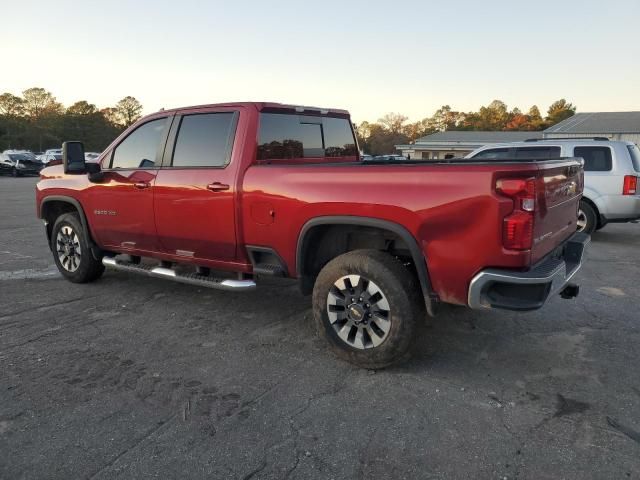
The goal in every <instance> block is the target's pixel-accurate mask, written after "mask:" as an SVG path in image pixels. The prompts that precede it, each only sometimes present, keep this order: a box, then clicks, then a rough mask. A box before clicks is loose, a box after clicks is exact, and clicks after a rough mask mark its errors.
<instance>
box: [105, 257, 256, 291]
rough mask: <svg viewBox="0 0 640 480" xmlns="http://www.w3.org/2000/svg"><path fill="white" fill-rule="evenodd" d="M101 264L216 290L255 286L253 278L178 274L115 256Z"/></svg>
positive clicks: (234, 289)
mask: <svg viewBox="0 0 640 480" xmlns="http://www.w3.org/2000/svg"><path fill="white" fill-rule="evenodd" d="M102 264H103V265H104V266H106V267H110V268H113V269H115V270H121V271H125V272H134V273H142V274H144V275H148V276H150V277H155V278H164V279H168V280H173V281H175V282H180V283H186V284H189V285H196V286H198V287H206V288H214V289H217V290H233V291H239V290H253V289H254V288H256V282H254V281H253V280H234V279H225V280H219V279H216V278H213V277H209V278H205V277H204V276H199V275H180V274H178V273H177V272H176V271H175V270H172V269H170V268H165V267H153V268H149V267H148V266H146V267H145V266H144V265H139V264H133V263H126V262H118V261H117V260H116V259H115V257H103V258H102Z"/></svg>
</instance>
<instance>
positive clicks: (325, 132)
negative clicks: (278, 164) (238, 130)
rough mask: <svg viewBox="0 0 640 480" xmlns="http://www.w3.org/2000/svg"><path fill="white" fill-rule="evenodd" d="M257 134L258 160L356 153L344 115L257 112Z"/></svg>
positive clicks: (353, 154)
mask: <svg viewBox="0 0 640 480" xmlns="http://www.w3.org/2000/svg"><path fill="white" fill-rule="evenodd" d="M258 137H259V138H258V160H280V159H295V158H323V157H346V156H353V157H356V156H357V155H358V151H357V148H356V142H355V139H354V136H353V130H352V129H351V125H350V124H349V120H348V119H346V118H335V117H321V116H314V115H293V114H282V113H261V114H260V132H259V135H258ZM354 159H355V158H354Z"/></svg>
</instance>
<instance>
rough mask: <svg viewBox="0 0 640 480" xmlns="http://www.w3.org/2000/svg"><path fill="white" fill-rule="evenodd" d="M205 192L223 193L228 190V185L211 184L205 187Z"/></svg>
mask: <svg viewBox="0 0 640 480" xmlns="http://www.w3.org/2000/svg"><path fill="white" fill-rule="evenodd" d="M207 190H211V191H212V192H224V191H225V190H229V185H227V184H226V183H220V182H213V183H210V184H209V185H207Z"/></svg>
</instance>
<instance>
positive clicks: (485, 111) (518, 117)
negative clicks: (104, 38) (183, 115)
mask: <svg viewBox="0 0 640 480" xmlns="http://www.w3.org/2000/svg"><path fill="white" fill-rule="evenodd" d="M575 111H576V107H575V106H573V105H572V104H571V103H568V102H567V101H566V100H565V99H560V100H558V101H556V102H554V103H552V104H551V106H550V107H549V108H548V110H547V115H546V116H545V117H542V115H541V114H540V110H539V109H538V107H537V106H535V105H534V106H532V107H531V108H530V109H529V110H528V111H527V113H523V112H522V111H520V109H518V108H514V109H512V110H509V108H508V107H507V105H506V104H505V103H504V102H502V101H500V100H494V101H493V102H491V103H490V104H489V105H487V106H484V107H481V108H480V109H479V110H478V111H477V112H459V111H455V110H453V109H452V108H451V107H450V106H449V105H444V106H442V107H441V108H439V109H438V110H437V111H436V112H435V113H434V114H433V115H432V116H431V117H427V118H424V119H422V120H419V121H417V122H414V123H409V122H408V117H406V116H404V115H401V114H398V113H388V114H386V115H385V116H384V117H382V118H380V119H379V120H378V121H377V122H372V123H371V122H366V121H364V122H362V123H360V124H359V125H357V129H356V133H357V135H358V143H359V145H360V148H361V149H362V150H363V151H364V152H366V153H370V154H373V155H382V154H387V153H393V152H394V151H395V145H400V144H407V143H410V142H413V141H415V140H417V139H418V138H420V137H423V136H425V135H429V134H431V133H434V132H443V131H447V130H483V131H536V130H544V129H545V128H548V127H550V126H551V125H554V124H556V123H558V122H560V121H562V120H564V119H566V118H568V117H570V116H572V115H573V114H575ZM141 113H142V105H141V104H140V102H139V101H138V100H136V99H135V98H134V97H131V96H127V97H124V98H123V99H122V100H120V101H119V102H118V103H116V105H114V106H113V107H107V108H102V109H98V108H97V107H96V105H95V104H92V103H89V102H88V101H86V100H80V101H77V102H75V103H74V104H73V105H71V106H69V107H66V108H65V107H64V106H63V105H62V104H61V103H60V102H58V101H57V100H56V98H55V97H54V96H53V94H52V93H51V92H48V91H47V90H45V89H44V88H39V87H34V88H29V89H27V90H25V91H23V92H22V96H17V95H13V94H11V93H8V92H7V93H3V94H2V95H0V151H3V150H5V149H9V148H15V149H28V150H32V151H44V150H46V149H47V148H59V147H60V145H61V144H62V142H63V141H65V140H81V141H82V142H84V144H85V148H86V150H87V151H98V152H100V151H102V150H103V149H104V148H106V147H107V145H109V143H111V141H112V140H113V139H114V138H115V137H117V136H118V135H119V134H120V133H121V132H122V131H123V130H124V129H126V128H127V127H128V126H130V125H131V124H133V123H134V122H135V121H136V120H138V119H139V118H140V116H141Z"/></svg>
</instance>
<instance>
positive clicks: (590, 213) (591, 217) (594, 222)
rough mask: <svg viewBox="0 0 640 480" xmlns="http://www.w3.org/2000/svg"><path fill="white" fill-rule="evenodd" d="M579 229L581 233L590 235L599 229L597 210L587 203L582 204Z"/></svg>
mask: <svg viewBox="0 0 640 480" xmlns="http://www.w3.org/2000/svg"><path fill="white" fill-rule="evenodd" d="M577 227H578V231H579V232H584V233H589V234H591V233H593V232H594V231H595V230H596V229H597V228H598V215H597V214H596V211H595V209H594V208H593V207H592V206H591V205H589V204H588V203H587V202H585V201H581V202H580V209H579V210H578V224H577Z"/></svg>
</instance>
